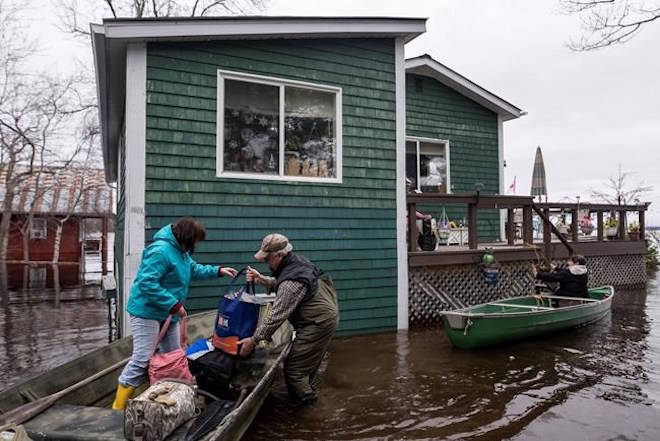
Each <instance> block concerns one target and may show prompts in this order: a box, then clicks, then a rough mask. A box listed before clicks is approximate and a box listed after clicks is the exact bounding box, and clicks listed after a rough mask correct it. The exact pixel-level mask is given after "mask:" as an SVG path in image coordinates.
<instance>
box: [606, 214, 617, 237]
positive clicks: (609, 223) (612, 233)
mask: <svg viewBox="0 0 660 441" xmlns="http://www.w3.org/2000/svg"><path fill="white" fill-rule="evenodd" d="M618 228H619V221H618V220H616V218H615V217H614V216H610V217H608V218H607V220H606V221H605V236H607V238H608V239H610V240H612V239H614V238H616V234H617V231H618Z"/></svg>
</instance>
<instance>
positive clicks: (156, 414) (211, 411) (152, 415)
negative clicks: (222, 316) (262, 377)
mask: <svg viewBox="0 0 660 441" xmlns="http://www.w3.org/2000/svg"><path fill="white" fill-rule="evenodd" d="M186 357H187V359H188V366H189V368H190V372H191V373H192V374H193V376H194V377H195V382H196V383H197V386H193V385H191V384H189V383H188V382H186V381H183V380H176V379H163V380H161V381H158V382H157V383H155V384H152V385H151V386H150V387H149V388H148V389H147V390H146V391H144V392H143V393H142V394H140V395H139V396H138V397H136V398H134V399H132V400H130V401H129V403H128V406H127V407H126V410H125V412H124V436H125V437H126V438H127V439H129V440H144V441H147V440H163V439H165V438H167V437H168V436H170V435H171V434H172V433H174V432H175V431H176V430H177V429H179V428H180V427H181V426H182V425H184V424H185V423H187V422H189V421H190V420H191V419H192V418H193V417H195V415H196V414H197V417H196V418H195V420H194V421H193V422H192V424H189V425H188V426H189V427H188V428H187V432H185V428H184V429H181V430H183V431H184V432H183V433H186V435H185V439H186V441H194V440H197V439H200V438H201V437H203V436H204V435H206V434H207V433H208V432H210V431H211V430H213V429H215V428H216V427H217V425H218V424H220V422H221V421H222V419H223V418H224V417H225V416H226V415H227V414H228V413H230V412H231V411H232V410H233V409H234V408H235V405H236V404H237V401H240V400H238V394H239V392H238V391H236V390H233V389H232V386H231V380H232V378H233V377H234V375H235V373H236V368H237V362H238V359H237V357H236V356H233V355H230V354H227V353H225V352H223V351H220V350H217V349H215V348H214V347H213V345H212V343H211V341H210V340H207V339H199V340H196V341H195V342H193V343H192V344H191V345H190V346H188V348H187V349H186ZM196 409H198V410H196ZM177 439H178V437H177Z"/></svg>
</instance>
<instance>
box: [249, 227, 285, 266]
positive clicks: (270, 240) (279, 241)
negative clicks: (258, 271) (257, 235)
mask: <svg viewBox="0 0 660 441" xmlns="http://www.w3.org/2000/svg"><path fill="white" fill-rule="evenodd" d="M292 249H293V246H292V245H291V244H290V243H289V239H287V238H286V236H283V235H282V234H278V233H272V234H269V235H268V236H266V237H264V240H262V241H261V247H260V248H259V251H257V253H256V254H255V255H254V258H255V259H257V260H264V259H265V258H266V257H267V256H268V255H269V254H270V253H276V252H279V251H281V252H284V253H288V252H289V251H291V250H292Z"/></svg>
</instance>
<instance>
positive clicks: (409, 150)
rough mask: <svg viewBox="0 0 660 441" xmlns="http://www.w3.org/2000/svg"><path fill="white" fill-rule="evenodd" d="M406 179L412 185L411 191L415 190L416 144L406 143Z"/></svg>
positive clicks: (413, 142) (412, 142)
mask: <svg viewBox="0 0 660 441" xmlns="http://www.w3.org/2000/svg"><path fill="white" fill-rule="evenodd" d="M406 178H408V179H410V182H411V183H412V184H411V186H410V189H411V190H416V189H417V142H416V141H406Z"/></svg>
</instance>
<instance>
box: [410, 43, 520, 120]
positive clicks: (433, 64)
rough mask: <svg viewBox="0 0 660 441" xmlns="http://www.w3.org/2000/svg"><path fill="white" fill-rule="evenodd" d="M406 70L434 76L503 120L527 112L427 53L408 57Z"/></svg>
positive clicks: (517, 116)
mask: <svg viewBox="0 0 660 441" xmlns="http://www.w3.org/2000/svg"><path fill="white" fill-rule="evenodd" d="M406 72H407V73H413V74H417V75H423V76H426V77H430V78H434V79H436V80H437V81H439V82H441V83H442V84H444V85H445V86H447V87H449V88H451V89H454V90H455V91H456V92H458V93H460V94H461V95H464V96H466V97H468V98H470V99H471V100H473V101H475V102H477V103H479V104H481V105H482V106H484V107H485V108H487V109H490V110H492V111H493V112H495V113H497V114H498V115H500V116H501V117H502V119H503V120H504V121H508V120H510V119H515V118H520V117H521V116H523V115H526V114H527V112H525V111H523V110H521V109H519V108H518V107H516V106H514V105H513V104H511V103H510V102H508V101H505V100H504V99H502V98H500V97H499V96H497V95H495V94H494V93H492V92H489V91H488V90H486V89H484V88H483V87H481V86H479V85H478V84H476V83H474V82H472V81H471V80H469V79H468V78H466V77H464V76H463V75H461V74H459V73H458V72H456V71H454V70H452V69H450V68H448V67H447V66H445V65H444V64H442V63H440V62H439V61H436V60H434V59H433V57H431V56H430V55H428V54H424V55H421V56H419V57H415V58H408V59H407V60H406Z"/></svg>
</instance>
